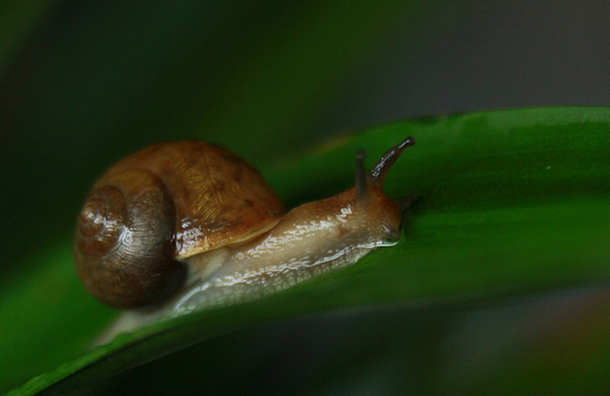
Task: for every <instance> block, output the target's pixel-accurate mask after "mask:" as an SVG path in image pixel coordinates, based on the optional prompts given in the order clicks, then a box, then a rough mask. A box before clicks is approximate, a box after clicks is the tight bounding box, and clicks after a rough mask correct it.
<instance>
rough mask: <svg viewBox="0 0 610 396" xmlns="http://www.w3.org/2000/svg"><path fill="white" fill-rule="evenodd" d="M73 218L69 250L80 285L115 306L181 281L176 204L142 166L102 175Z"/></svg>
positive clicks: (150, 301) (146, 301)
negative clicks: (73, 233)
mask: <svg viewBox="0 0 610 396" xmlns="http://www.w3.org/2000/svg"><path fill="white" fill-rule="evenodd" d="M98 184H99V185H96V186H95V187H94V190H93V191H92V193H91V194H90V195H89V197H88V198H87V200H86V202H85V204H84V206H83V208H82V210H81V212H80V215H79V218H78V221H77V231H76V237H75V247H74V254H75V258H76V266H77V270H78V274H79V276H80V278H81V280H82V281H83V283H84V284H85V287H86V288H87V289H88V290H89V291H90V292H91V293H92V294H93V295H94V296H95V297H96V298H97V299H98V300H100V301H102V302H104V303H106V304H108V305H110V306H112V307H115V308H139V307H145V306H149V305H154V304H156V303H158V302H161V301H163V300H165V299H166V298H167V297H168V296H170V295H171V294H172V293H173V292H175V291H176V290H177V289H178V288H179V287H180V286H181V285H182V284H183V282H184V279H185V277H186V268H185V265H184V264H183V263H180V262H178V261H176V260H175V259H174V255H175V246H174V245H175V241H174V236H173V231H174V227H175V223H176V219H175V209H174V204H173V202H172V199H171V196H170V194H169V192H168V191H167V188H166V187H165V185H164V184H163V182H162V181H160V180H159V179H158V178H157V177H156V176H154V175H153V174H151V173H150V172H147V171H143V170H137V169H136V170H126V171H124V172H122V173H120V174H117V175H113V176H111V177H108V178H103V179H102V181H101V182H98Z"/></svg>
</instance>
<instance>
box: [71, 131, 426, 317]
mask: <svg viewBox="0 0 610 396" xmlns="http://www.w3.org/2000/svg"><path fill="white" fill-rule="evenodd" d="M413 144H415V142H414V140H413V139H412V138H407V139H405V140H404V141H403V142H402V143H400V144H398V145H396V146H394V147H392V148H391V149H390V150H388V152H387V153H386V154H385V155H384V156H383V157H382V158H381V159H380V160H379V162H378V163H377V165H376V166H375V167H374V168H373V169H372V170H371V171H370V172H368V173H367V172H366V171H365V170H364V154H363V153H362V152H359V153H358V154H357V156H356V159H357V171H356V186H355V187H353V188H351V189H349V190H347V191H345V192H343V193H341V194H338V195H336V196H334V197H330V198H326V199H322V200H319V201H315V202H310V203H306V204H304V205H301V206H299V207H297V208H294V209H292V210H291V211H289V212H288V213H284V207H283V205H282V203H281V201H280V200H279V199H278V198H277V197H276V195H275V194H274V193H273V191H272V190H271V189H270V188H269V186H268V185H267V183H266V182H265V180H264V179H263V178H262V176H261V175H260V174H259V173H258V172H257V171H256V170H255V169H254V168H253V167H252V166H250V165H249V164H247V163H246V162H245V161H244V160H242V159H241V158H239V157H237V156H236V155H234V154H232V153H230V152H229V151H227V150H224V149H222V148H220V147H217V146H214V145H210V144H206V143H200V142H191V141H188V142H175V143H165V144H160V145H155V146H152V147H149V148H147V149H144V150H142V151H140V152H138V153H136V154H133V155H131V156H129V157H127V158H125V159H123V160H121V161H119V162H118V163H117V164H116V165H115V166H113V167H112V168H111V169H110V170H108V171H107V172H106V173H105V174H104V175H103V176H102V177H101V178H100V179H99V180H98V181H97V183H96V184H95V185H94V187H93V191H92V192H91V194H90V195H89V197H88V198H87V201H86V202H85V205H84V206H83V208H82V210H81V213H80V216H79V219H78V224H77V232H76V237H75V247H74V253H75V259H76V260H75V261H76V266H77V270H78V273H79V276H80V278H81V280H82V281H83V283H84V284H85V286H86V288H87V289H88V290H89V291H90V292H91V293H92V294H93V295H94V297H96V298H97V299H98V300H100V301H101V302H103V303H106V304H108V305H110V306H112V307H115V308H120V309H147V310H151V309H152V310H157V311H163V310H164V311H168V312H169V313H180V312H185V311H190V310H193V309H196V308H199V307H202V306H208V305H217V304H225V303H230V302H235V301H242V300H245V299H248V298H251V297H257V296H262V295H265V294H269V293H272V292H275V291H279V290H283V289H285V288H287V287H290V286H292V285H294V284H296V283H299V282H302V281H304V280H307V279H309V278H311V277H313V276H316V275H318V274H322V273H325V272H328V271H331V270H333V269H335V268H339V267H343V266H345V265H348V264H351V263H353V262H355V261H357V260H358V259H359V258H361V257H362V256H364V255H366V254H367V253H369V252H370V251H371V250H373V249H375V248H377V247H379V246H387V245H391V244H392V241H395V240H397V239H398V237H399V228H400V221H401V211H402V210H403V209H405V208H406V207H408V206H409V204H410V203H411V202H412V201H413V199H414V198H413V197H409V198H406V199H402V200H393V199H391V198H389V197H388V196H387V195H385V194H384V193H383V183H384V179H385V175H386V173H387V171H388V170H389V169H390V168H391V166H392V165H393V164H394V162H395V161H396V159H398V157H399V156H400V154H401V152H402V151H403V150H404V149H405V148H406V147H409V146H412V145H413Z"/></svg>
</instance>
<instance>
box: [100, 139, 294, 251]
mask: <svg viewBox="0 0 610 396" xmlns="http://www.w3.org/2000/svg"><path fill="white" fill-rule="evenodd" d="M131 169H139V170H145V171H148V172H150V173H152V174H153V175H155V176H157V177H158V178H159V180H161V181H162V182H163V183H164V184H165V186H166V188H167V190H168V191H169V195H170V196H171V197H172V198H173V201H174V207H175V208H176V224H175V246H176V255H175V257H176V258H179V259H180V258H186V257H190V256H193V255H195V254H199V253H203V252H205V251H208V250H212V249H215V248H217V247H221V246H225V245H230V244H235V243H239V242H243V241H245V240H248V239H251V238H253V237H255V236H257V235H260V234H262V233H263V232H265V231H267V230H269V229H270V228H272V227H273V226H274V225H275V224H276V223H277V222H278V221H279V219H280V217H281V216H282V214H283V213H284V207H283V205H282V202H281V201H280V200H279V199H278V198H277V196H276V195H275V193H274V192H273V191H272V190H271V188H270V187H269V186H268V184H267V182H266V181H265V180H264V179H263V177H262V176H261V175H260V174H259V173H258V171H257V170H256V169H255V168H254V167H252V166H251V165H250V164H248V163H247V162H245V161H244V160H243V159H241V158H240V157H238V156H236V155H235V154H233V153H231V152H229V151H227V150H224V149H222V148H220V147H217V146H214V145H211V144H208V143H202V142H193V141H186V142H175V143H164V144H159V145H155V146H151V147H149V148H146V149H144V150H142V151H140V152H138V153H135V154H133V155H131V156H129V157H127V158H125V159H123V160H122V161H120V162H118V163H117V164H116V165H115V166H114V167H112V169H110V170H109V171H108V172H107V173H106V175H104V177H102V178H101V179H100V182H99V183H98V184H100V183H102V184H103V183H104V182H103V180H108V179H109V178H111V177H112V176H113V175H114V174H117V175H118V174H121V173H122V172H125V171H128V170H131ZM96 187H101V185H100V186H98V185H96Z"/></svg>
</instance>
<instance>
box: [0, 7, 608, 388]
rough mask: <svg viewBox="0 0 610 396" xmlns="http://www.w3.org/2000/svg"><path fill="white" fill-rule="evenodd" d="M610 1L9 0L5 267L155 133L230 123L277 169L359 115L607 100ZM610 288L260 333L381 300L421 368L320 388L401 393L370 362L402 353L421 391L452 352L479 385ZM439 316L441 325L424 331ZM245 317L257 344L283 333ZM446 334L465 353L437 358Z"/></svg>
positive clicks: (448, 347) (45, 237) (459, 371)
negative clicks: (516, 349)
mask: <svg viewBox="0 0 610 396" xmlns="http://www.w3.org/2000/svg"><path fill="white" fill-rule="evenodd" d="M609 18H610V5H608V4H607V3H605V2H602V1H582V2H578V3H574V4H566V3H561V2H555V3H553V4H549V2H545V3H544V4H542V2H528V1H506V2H501V3H500V2H480V1H387V2H371V1H346V0H339V1H333V2H320V3H309V2H280V1H179V2H176V1H168V0H166V1H148V2H139V1H135V2H130V3H129V4H127V3H126V2H119V1H107V2H93V1H60V0H54V1H49V0H47V1H6V2H2V4H0V139H1V145H0V158H1V161H0V182H1V188H2V194H1V195H0V200H1V204H2V211H1V213H2V219H3V220H4V221H3V223H4V225H5V226H4V227H2V229H1V231H0V232H1V233H2V235H1V236H2V239H1V240H2V244H1V253H2V257H3V262H2V265H1V266H0V286H2V285H15V284H19V282H20V280H22V279H24V278H26V277H27V276H28V271H29V270H30V268H29V266H33V265H35V264H33V263H34V262H35V260H32V259H31V258H32V257H36V256H37V255H39V254H40V252H45V251H47V249H49V248H51V247H52V246H55V245H57V244H59V243H64V242H65V240H66V239H68V238H70V236H71V233H72V227H73V223H74V219H75V217H76V214H77V213H78V210H79V207H80V205H81V203H82V200H83V199H84V197H85V195H86V194H87V192H88V189H89V188H90V186H91V184H92V183H93V181H94V180H95V178H96V177H97V176H98V175H99V174H100V173H101V172H103V171H104V169H106V168H107V167H108V166H109V165H110V164H112V163H113V162H114V161H115V160H117V159H119V158H121V157H122V156H124V155H126V154H127V153H130V152H132V151H134V150H136V149H138V148H141V147H144V146H147V145H149V144H151V143H155V142H159V141H165V140H179V139H185V138H196V139H202V140H208V141H213V142H217V143H220V144H222V145H224V146H226V147H228V148H230V149H232V150H233V151H235V152H237V153H239V154H240V155H242V156H243V157H245V158H247V159H249V160H250V161H251V162H252V163H254V164H256V165H257V166H258V167H260V168H262V169H265V168H266V167H271V166H273V164H277V163H278V162H280V161H282V159H284V158H288V157H293V156H298V155H300V154H302V153H303V152H305V151H306V150H307V149H308V148H311V147H314V146H316V145H317V144H321V143H322V142H326V141H327V139H329V138H336V139H340V138H341V136H343V135H344V134H345V133H346V132H347V131H349V130H357V129H360V128H364V127H366V126H369V125H376V124H380V123H386V122H389V121H393V120H398V119H406V118H413V117H420V116H425V115H436V114H446V113H455V112H465V111H468V112H469V111H474V110H482V109H496V108H515V107H529V106H549V105H607V104H609V103H610V74H608V73H607V70H609V69H610V64H609V63H610V58H608V57H607V56H604V54H606V53H607V48H608V45H609V44H610V43H609V42H610V25H609V24H608V23H607V21H608V20H609ZM325 144H331V143H325ZM321 195H324V193H321ZM286 203H287V205H288V206H294V205H296V204H298V203H300V202H291V201H288V202H286ZM39 264H40V265H44V264H45V263H44V262H41V263H39ZM8 289H9V288H2V289H0V296H2V293H6V292H5V291H4V290H8ZM608 299H609V296H608V287H607V285H606V284H603V285H596V286H595V287H584V288H578V289H573V290H569V291H567V292H561V293H557V294H545V295H541V296H539V297H538V298H534V297H531V298H525V299H522V300H519V301H508V302H493V303H492V302H490V303H489V305H485V304H484V305H483V306H469V307H468V308H464V307H461V306H452V307H445V308H443V309H439V308H435V309H433V310H426V309H422V308H417V309H408V307H407V308H404V307H403V309H400V307H395V308H393V309H395V310H396V311H392V309H389V312H388V313H387V314H384V313H383V312H381V313H375V314H374V315H381V316H382V318H376V317H375V316H374V315H373V314H372V313H370V312H352V313H345V314H344V316H340V317H339V318H337V317H333V318H313V319H310V320H306V319H303V320H302V321H300V322H299V321H297V323H289V324H279V325H275V327H273V326H271V328H270V329H269V328H266V329H264V330H261V334H262V333H265V334H268V333H269V332H271V334H274V336H273V337H271V338H269V339H274V338H275V339H277V338H278V337H283V339H284V340H285V343H283V344H281V345H282V347H281V348H282V351H292V350H295V351H298V353H304V352H303V349H305V350H307V351H309V353H315V352H311V351H312V350H317V351H321V350H325V349H328V348H330V346H329V345H330V344H329V342H330V343H331V344H332V342H331V341H332V337H331V341H329V340H328V339H327V337H329V336H328V334H329V333H328V332H332V331H337V332H339V330H337V329H345V328H352V327H353V326H356V327H363V325H362V323H370V321H371V316H370V315H373V317H375V318H376V320H375V322H377V323H380V325H379V326H378V327H375V326H372V325H371V326H369V327H366V326H365V327H366V328H365V329H364V330H363V332H365V333H366V332H370V334H377V333H376V332H379V333H384V332H386V331H387V329H388V328H391V329H394V330H393V332H392V334H393V335H394V337H395V338H393V339H388V341H387V342H397V343H398V342H404V343H407V344H408V345H407V347H405V348H406V349H410V350H412V351H414V352H413V355H412V356H410V357H409V359H411V360H412V365H411V366H412V370H413V371H412V372H410V373H404V372H400V373H391V372H389V371H388V370H386V369H385V368H384V367H383V366H382V364H387V362H388V361H391V360H392V359H393V358H394V357H392V356H390V357H389V358H388V359H379V362H381V363H380V366H379V367H377V368H374V369H371V368H370V367H369V369H371V370H373V371H370V372H368V373H369V375H370V377H367V376H364V377H363V378H364V379H363V380H362V383H361V384H358V383H353V382H351V380H350V378H351V377H350V376H349V375H347V374H345V378H346V380H345V383H344V384H340V383H336V382H334V383H332V384H328V386H327V387H326V388H324V387H323V388H316V389H317V390H319V389H323V390H326V391H328V392H329V393H333V392H335V391H336V392H337V393H345V394H350V393H371V394H376V393H383V391H384V390H383V389H375V388H374V387H373V388H371V386H372V385H371V383H370V382H367V379H370V378H379V377H376V376H379V375H381V374H380V373H385V374H384V375H388V376H390V375H396V376H404V375H413V376H416V377H418V378H419V380H413V389H414V392H415V393H418V392H419V391H422V392H423V390H425V389H426V387H425V386H426V384H429V382H430V381H432V379H430V378H427V377H426V373H429V372H431V371H434V370H444V371H443V372H444V373H445V374H446V376H447V379H446V381H447V387H449V388H450V387H451V384H461V385H460V386H463V387H464V389H470V388H468V386H470V385H472V384H471V383H470V382H469V381H472V378H473V373H476V372H477V371H478V372H481V373H482V374H481V375H485V368H486V367H487V366H486V364H485V362H489V361H492V360H493V359H497V356H506V355H502V354H501V353H499V354H495V355H494V354H492V352H493V351H496V352H498V351H500V352H502V351H506V350H510V345H513V343H518V342H519V340H520V339H522V338H531V337H536V334H540V333H536V332H535V331H533V330H531V329H529V330H524V328H525V327H528V326H526V325H525V324H526V323H527V324H531V321H533V320H535V321H537V323H538V324H539V329H546V331H548V329H549V328H552V327H545V326H552V323H553V321H554V320H559V319H558V316H561V317H562V318H564V320H565V317H566V316H567V317H572V318H573V317H574V316H570V315H566V316H564V315H560V313H565V312H572V311H569V310H573V312H574V315H576V316H581V317H584V319H583V320H584V321H585V322H586V320H587V318H589V320H590V321H593V322H595V323H597V322H596V321H599V320H600V319H599V318H600V317H601V316H600V315H599V313H598V314H594V312H599V309H602V310H605V311H604V312H605V313H606V314H607V313H608V312H607V311H608V309H607V302H608ZM591 307H595V309H593V308H591ZM600 307H601V308H600ZM394 316H398V317H399V318H400V319H399V320H396V321H394V319H392V318H393V317H394ZM0 320H10V319H7V318H0ZM350 321H351V322H350ZM345 323H347V324H345ZM350 323H351V324H350ZM405 323H407V324H405ZM579 323H582V322H579ZM597 324H599V323H597ZM341 326H345V327H341ZM401 326H404V327H401ZM599 326H601V328H607V326H606V327H604V326H603V325H599ZM594 327H595V326H594ZM401 328H402V331H399V329H401ZM528 328H529V327H528ZM582 328H589V329H590V328H591V327H590V326H589V327H587V326H585V325H582V327H578V326H576V327H575V329H574V330H573V331H574V332H575V334H576V335H577V336H582V337H583V340H589V338H588V336H586V335H583V334H581V333H582V332H581V330H579V329H582ZM303 329H306V330H307V331H309V332H313V333H319V334H320V335H319V337H318V338H315V337H314V338H312V341H311V342H310V343H309V344H307V345H306V346H302V345H300V344H297V341H293V340H292V336H291V334H294V333H295V332H301V331H303ZM312 329H313V330H312ZM539 331H540V332H541V333H544V332H545V330H539ZM384 334H385V333H384ZM472 334H476V337H475V336H472ZM403 335H407V336H408V337H405V338H403ZM422 335H426V337H429V342H426V343H424V344H422V343H420V342H419V339H420V337H422ZM598 336H599V337H604V334H601V335H598ZM234 337H236V339H238V340H241V341H240V342H243V343H244V344H243V348H248V347H249V345H251V344H252V343H254V344H256V343H261V344H264V342H263V341H261V339H263V340H265V339H267V338H266V337H268V336H267V335H265V336H262V335H261V336H260V337H259V338H256V334H254V335H248V336H247V337H248V338H247V339H249V340H250V341H249V342H246V341H243V340H244V338H243V335H242V336H234ZM249 337H252V338H251V339H250V338H249ZM261 337H262V338H261ZM355 337H363V338H366V339H370V337H364V336H362V335H355ZM520 337H521V338H520ZM566 337H568V336H566ZM373 338H374V336H373ZM569 339H570V340H572V342H574V343H578V337H576V338H569ZM392 340H394V341H392ZM430 340H434V342H433V341H430ZM234 341H235V340H232V339H231V336H227V339H225V341H224V342H226V343H232V342H234ZM475 341H476V342H475ZM337 342H338V341H337ZM582 343H585V341H582ZM265 345H266V344H265ZM313 346H317V348H314V347H313ZM266 348H268V349H269V348H272V347H271V346H269V345H266ZM405 348H401V349H405ZM373 349H374V348H373ZM220 350H222V348H219V351H220ZM379 350H385V349H383V348H380V349H379ZM439 351H442V352H443V356H454V357H455V362H454V361H452V360H444V361H442V362H441V361H440V360H438V359H436V360H435V359H433V358H432V357H433V356H439V355H438V354H439V353H440V352H439ZM181 353H198V351H197V350H187V351H185V352H181ZM212 353H214V352H213V351H212ZM219 353H220V352H219ZM278 353H279V352H278ZM289 353H294V354H296V353H297V352H289ZM435 353H436V354H435ZM338 355H339V356H340V355H341V354H338ZM334 356H337V355H334ZM343 356H349V354H348V355H345V354H344V355H343ZM367 356H368V355H367ZM460 356H466V358H464V359H465V360H464V359H461V360H460ZM345 359H346V361H348V360H349V359H347V358H345ZM468 359H472V364H470V365H467V364H463V362H464V361H467V360H468ZM583 359H584V358H583ZM322 361H323V359H322ZM456 362H460V363H456ZM506 362H509V363H510V359H508V360H506ZM509 363H506V364H509ZM439 365H444V366H443V367H439ZM333 367H335V366H333ZM345 367H346V369H345V370H346V373H347V372H349V365H348V363H345ZM149 369H151V368H147V366H144V367H143V368H141V369H139V370H145V371H146V370H149ZM153 369H154V368H153ZM311 370H314V372H321V371H320V370H321V369H320V368H319V367H317V368H315V369H313V368H311ZM374 370H378V372H375V371H374ZM541 370H543V369H541ZM312 375H313V374H312ZM138 376H140V377H138ZM382 377H383V375H382ZM130 378H131V380H133V378H146V374H145V373H141V372H135V373H133V372H131V373H126V374H124V375H123V376H122V377H120V378H119V379H116V381H117V382H110V383H109V384H107V386H109V387H110V388H113V387H117V389H121V388H120V387H121V386H123V385H121V384H124V383H125V381H129V379H130ZM485 378H487V379H486V380H489V381H491V380H490V379H489V378H490V376H489V375H488V376H486V377H485ZM120 381H123V382H120ZM133 381H136V380H133ZM524 381H526V383H527V379H524ZM253 382H256V381H255V380H253ZM479 385H480V384H479ZM193 386H194V388H193V389H191V391H196V389H197V388H196V386H195V385H193ZM279 389H280V390H281V389H283V388H279ZM302 389H305V390H306V391H307V388H302ZM316 389H314V390H313V391H315V390H316ZM259 391H261V392H262V390H259ZM339 391H340V392H339ZM351 391H353V392H351ZM566 391H569V390H566ZM279 393H281V392H279ZM423 393H425V392H423ZM568 393H569V392H568Z"/></svg>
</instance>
